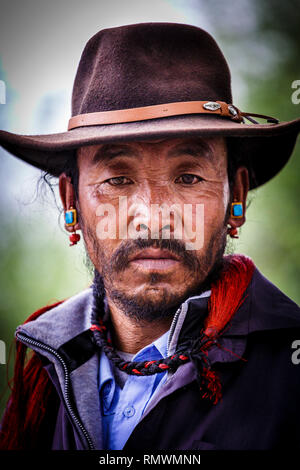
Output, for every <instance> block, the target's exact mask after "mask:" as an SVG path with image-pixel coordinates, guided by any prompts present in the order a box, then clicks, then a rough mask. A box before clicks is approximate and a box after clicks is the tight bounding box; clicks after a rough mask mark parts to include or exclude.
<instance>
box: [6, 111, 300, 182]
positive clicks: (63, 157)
mask: <svg viewBox="0 0 300 470" xmlns="http://www.w3.org/2000/svg"><path fill="white" fill-rule="evenodd" d="M299 131H300V119H296V120H294V121H289V122H282V123H279V124H270V123H268V124H241V123H237V122H234V121H230V120H229V119H225V118H222V117H217V116H207V115H205V116H204V115H199V114H195V115H184V116H182V115H181V116H172V117H165V118H160V119H149V120H146V121H138V122H137V121H136V122H129V123H122V124H108V125H97V126H87V127H79V128H76V129H72V130H70V131H67V132H61V133H57V134H43V135H20V134H14V133H10V132H6V131H0V145H1V146H2V147H3V148H4V149H5V150H7V151H8V152H9V153H11V154H12V155H14V156H16V157H18V158H21V159H22V160H24V161H25V162H27V163H29V164H31V165H33V166H35V167H37V168H40V169H41V170H43V171H47V172H48V173H50V174H52V175H53V176H57V177H58V176H59V175H60V174H61V173H62V171H64V168H65V165H66V162H67V160H68V159H69V158H70V156H71V155H72V154H73V155H74V150H75V149H77V148H78V147H82V146H86V145H97V144H104V143H114V142H130V141H142V140H152V139H153V140H155V139H159V138H161V139H164V138H169V139H172V138H178V137H191V136H203V137H210V136H223V137H235V138H236V139H237V141H236V142H237V143H238V151H239V154H240V156H241V160H242V162H243V160H244V162H245V165H247V166H248V165H249V163H250V165H251V167H252V172H253V175H254V178H252V177H250V189H254V188H256V187H258V186H261V185H262V184H264V183H266V182H267V181H269V180H270V179H271V178H273V176H275V175H276V174H277V173H278V172H279V171H280V170H281V169H282V168H283V167H284V165H285V164H286V163H287V161H288V159H289V158H290V156H291V154H292V151H293V148H294V145H295V142H296V139H297V135H298V133H299Z"/></svg>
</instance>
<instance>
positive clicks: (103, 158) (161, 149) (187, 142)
mask: <svg viewBox="0 0 300 470" xmlns="http://www.w3.org/2000/svg"><path fill="white" fill-rule="evenodd" d="M147 152H149V154H151V153H153V152H155V154H156V155H164V156H167V157H168V158H170V159H171V158H172V157H179V156H180V155H183V154H187V155H191V156H195V157H196V158H203V159H207V160H208V161H210V162H212V163H214V164H218V165H219V164H222V163H226V160H227V159H226V156H227V146H226V140H225V138H223V137H220V136H216V137H206V138H204V137H186V138H176V139H156V140H143V141H133V142H112V143H107V144H99V145H89V146H84V147H80V148H79V149H78V160H79V162H78V164H79V165H80V163H83V160H84V163H88V164H89V166H90V165H91V166H94V165H97V164H99V163H103V164H105V163H107V162H108V161H111V160H112V159H113V158H114V157H116V156H120V155H121V154H122V155H126V156H132V157H138V156H141V155H143V154H145V153H147Z"/></svg>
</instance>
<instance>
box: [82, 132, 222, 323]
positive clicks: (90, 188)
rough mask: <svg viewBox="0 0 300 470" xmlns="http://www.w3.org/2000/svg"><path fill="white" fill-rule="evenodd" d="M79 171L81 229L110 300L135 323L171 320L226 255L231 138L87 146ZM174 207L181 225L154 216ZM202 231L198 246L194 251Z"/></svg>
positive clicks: (84, 149) (172, 220) (177, 220)
mask: <svg viewBox="0 0 300 470" xmlns="http://www.w3.org/2000/svg"><path fill="white" fill-rule="evenodd" d="M78 169H79V187H78V192H79V201H78V203H77V209H78V211H79V220H80V227H81V229H82V232H83V236H84V240H85V244H86V249H87V252H88V255H89V257H90V259H91V261H92V262H93V264H94V266H95V268H96V269H97V270H98V271H99V273H100V274H101V276H102V277H103V280H104V284H105V288H106V292H107V295H108V298H109V299H110V300H112V301H114V302H116V304H118V305H119V306H120V307H123V309H124V311H125V313H126V314H127V315H132V316H133V317H135V318H143V319H147V320H152V319H155V318H157V317H158V316H164V315H165V316H167V315H170V311H171V310H172V308H174V306H177V305H178V304H180V303H181V302H182V301H183V300H184V299H185V298H187V297H188V296H189V295H192V294H193V293H196V292H199V289H200V288H201V285H203V283H204V281H205V280H206V279H207V276H208V275H209V273H210V272H211V271H212V270H213V269H214V267H215V266H216V265H217V264H218V263H220V260H221V259H222V256H223V252H224V249H225V244H226V231H227V210H228V203H229V185H228V179H227V152H226V144H225V140H224V139H223V138H221V137H220V138H219V137H218V138H217V137H215V138H206V139H200V138H177V139H171V140H160V141H152V142H150V141H147V142H146V141H144V142H131V143H120V144H109V145H108V144H106V145H105V144H104V145H95V146H88V147H82V148H81V149H80V150H79V152H78ZM120 196H122V198H121V199H122V200H123V206H122V208H121V207H120ZM124 201H126V204H125V205H124ZM104 204H107V206H103V205H104ZM154 204H156V205H157V206H153V205H154ZM173 204H175V205H176V206H175V207H177V219H176V218H175V216H174V215H173V213H171V216H170V219H169V221H168V220H167V219H165V220H163V219H162V218H159V217H158V216H157V213H156V215H155V211H154V207H158V206H162V205H164V206H165V207H170V206H172V205H173ZM108 207H109V211H108V212H105V209H107V208H108ZM197 207H198V209H197ZM199 208H200V209H199ZM190 210H191V212H190ZM197 210H199V212H198V215H200V218H198V221H197V219H196V213H197ZM120 214H121V215H120ZM178 217H179V218H178ZM154 219H155V220H154ZM179 221H181V227H182V229H183V230H182V237H181V238H176V236H175V232H174V229H175V225H176V223H177V224H178V222H179ZM166 222H167V223H166ZM199 222H200V223H199ZM130 224H131V225H130ZM155 224H156V225H155ZM157 224H158V225H157ZM163 226H164V227H165V229H164V230H162V227H163ZM166 226H167V227H166ZM176 226H177V227H179V226H180V224H179V225H176ZM104 227H105V228H106V230H107V231H108V232H107V238H105V235H103V228H104ZM130 227H131V230H130ZM132 227H134V229H133V230H132ZM151 227H153V228H154V227H155V229H154V231H152V232H151V231H150V230H151ZM168 229H169V230H168ZM126 231H127V234H126ZM195 231H196V232H197V234H198V235H197V236H198V244H197V243H194V244H193V243H192V244H190V245H188V243H189V242H192V240H194V241H195ZM154 233H155V235H153V234H154ZM167 233H169V238H166V237H168V235H166V234H167ZM130 234H131V235H130ZM132 234H135V235H132ZM139 234H140V235H141V236H139ZM136 237H138V238H136ZM153 237H158V238H153ZM199 239H200V243H199ZM187 246H192V247H193V249H187ZM149 249H150V250H149ZM145 250H147V252H146V251H145ZM143 252H144V253H143ZM135 255H138V256H137V258H136V259H134V260H133V259H132V258H133V257H135ZM151 257H152V259H151Z"/></svg>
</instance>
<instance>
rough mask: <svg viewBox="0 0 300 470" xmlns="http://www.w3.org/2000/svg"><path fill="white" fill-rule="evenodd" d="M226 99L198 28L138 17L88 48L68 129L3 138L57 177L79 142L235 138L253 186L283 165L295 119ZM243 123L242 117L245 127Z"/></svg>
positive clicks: (219, 65)
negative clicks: (263, 112)
mask: <svg viewBox="0 0 300 470" xmlns="http://www.w3.org/2000/svg"><path fill="white" fill-rule="evenodd" d="M253 116H254V117H261V115H258V114H253V113H252V114H249V113H244V112H241V111H240V110H239V109H238V108H237V107H236V106H235V105H234V104H232V95H231V79H230V71H229V68H228V65H227V62H226V60H225V58H224V56H223V54H222V52H221V51H220V49H219V47H218V45H217V44H216V42H215V40H214V39H213V38H212V37H211V36H210V35H209V34H208V33H207V32H206V31H204V30H202V29H200V28H197V27H195V26H190V25H185V24H177V23H139V24H132V25H126V26H120V27H116V28H109V29H104V30H102V31H99V32H98V33H97V34H95V35H94V36H93V37H92V38H91V39H90V40H89V41H88V43H87V44H86V46H85V49H84V51H83V53H82V56H81V59H80V63H79V66H78V70H77V74H76V77H75V81H74V86H73V95H72V117H71V119H70V121H69V126H68V130H67V131H66V132H61V133H58V134H48V135H19V134H13V133H10V132H5V131H0V144H1V145H2V147H4V148H5V149H6V150H7V151H9V152H10V153H12V154H13V155H15V156H17V157H19V158H21V159H22V160H24V161H26V162H28V163H30V164H31V165H34V166H36V167H38V168H40V169H42V170H45V171H47V172H49V173H50V174H52V175H54V176H59V174H60V173H61V172H62V171H63V170H64V167H65V164H66V162H67V160H68V159H69V158H70V156H72V155H74V156H75V152H74V150H75V149H76V148H78V147H81V146H84V145H96V144H102V143H103V144H104V143H116V142H129V141H141V140H151V139H153V140H155V139H164V138H170V139H171V138H177V137H191V136H204V137H205V136H224V137H234V142H235V143H236V144H237V145H236V149H237V151H238V153H239V156H240V158H241V159H242V163H244V164H245V165H247V166H248V167H249V170H250V169H251V171H250V189H253V188H255V187H257V186H260V185H262V184H263V183H265V182H266V181H268V180H270V179H271V178H272V177H273V176H274V175H276V174H277V173H278V172H279V171H280V170H281V169H282V168H283V166H284V165H285V164H286V163H287V161H288V159H289V157H290V155H291V153H292V151H293V148H294V145H295V141H296V138H297V135H298V132H299V129H300V119H296V120H294V121H290V122H281V123H279V122H278V120H276V119H274V118H269V117H268V116H264V118H266V119H265V121H264V123H258V122H257V121H255V120H253ZM246 120H247V121H249V123H247V124H246Z"/></svg>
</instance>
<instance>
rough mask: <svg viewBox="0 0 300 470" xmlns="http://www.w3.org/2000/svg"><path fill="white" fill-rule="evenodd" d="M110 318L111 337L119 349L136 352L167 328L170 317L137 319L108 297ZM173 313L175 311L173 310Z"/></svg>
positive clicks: (170, 321)
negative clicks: (150, 319) (148, 320)
mask: <svg viewBox="0 0 300 470" xmlns="http://www.w3.org/2000/svg"><path fill="white" fill-rule="evenodd" d="M108 306H109V310H110V320H111V325H112V328H111V339H112V343H113V345H114V347H115V348H116V349H118V350H119V351H123V352H127V353H131V354H136V353H137V352H138V351H140V350H141V349H143V348H144V347H145V346H147V345H148V344H151V343H152V342H153V341H155V340H156V339H157V338H159V337H160V336H161V335H163V334H164V333H165V332H166V331H168V330H169V328H170V326H171V323H172V318H169V317H168V318H162V319H157V320H156V321H155V322H151V323H149V322H146V321H139V322H136V321H134V320H133V319H132V318H130V317H128V316H126V315H125V314H124V313H123V312H122V311H121V310H120V309H119V308H118V307H117V306H116V305H115V304H114V303H113V302H112V301H111V300H109V299H108ZM174 313H175V312H174Z"/></svg>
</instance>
